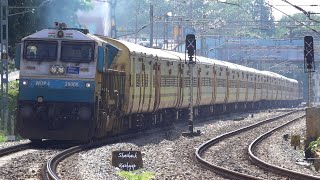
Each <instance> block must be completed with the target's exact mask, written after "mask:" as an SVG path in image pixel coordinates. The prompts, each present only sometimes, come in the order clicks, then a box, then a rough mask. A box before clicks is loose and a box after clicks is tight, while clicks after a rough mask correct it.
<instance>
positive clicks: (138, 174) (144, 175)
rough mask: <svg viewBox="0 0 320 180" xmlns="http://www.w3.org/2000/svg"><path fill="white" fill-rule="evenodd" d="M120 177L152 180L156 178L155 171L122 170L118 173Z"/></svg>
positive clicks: (134, 179)
mask: <svg viewBox="0 0 320 180" xmlns="http://www.w3.org/2000/svg"><path fill="white" fill-rule="evenodd" d="M117 174H118V175H119V176H120V177H122V178H124V179H128V180H150V179H154V178H155V173H153V172H142V171H141V170H138V171H131V172H127V171H120V172H118V173H117Z"/></svg>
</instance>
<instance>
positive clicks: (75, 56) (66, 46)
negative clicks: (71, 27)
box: [61, 42, 94, 63]
mask: <svg viewBox="0 0 320 180" xmlns="http://www.w3.org/2000/svg"><path fill="white" fill-rule="evenodd" d="M93 52H94V43H90V42H87V43H86V42H62V48H61V61H65V62H75V63H89V62H91V61H93V58H94V53H93Z"/></svg>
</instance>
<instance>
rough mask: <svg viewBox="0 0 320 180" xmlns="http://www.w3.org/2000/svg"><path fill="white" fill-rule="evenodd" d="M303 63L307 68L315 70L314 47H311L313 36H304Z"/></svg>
mask: <svg viewBox="0 0 320 180" xmlns="http://www.w3.org/2000/svg"><path fill="white" fill-rule="evenodd" d="M304 64H305V67H307V69H308V70H311V69H313V70H315V67H314V49H313V37H312V36H305V37H304Z"/></svg>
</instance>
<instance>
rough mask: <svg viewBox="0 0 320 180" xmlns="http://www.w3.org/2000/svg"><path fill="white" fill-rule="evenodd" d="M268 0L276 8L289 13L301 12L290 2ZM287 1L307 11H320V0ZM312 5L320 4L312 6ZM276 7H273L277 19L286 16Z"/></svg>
mask: <svg viewBox="0 0 320 180" xmlns="http://www.w3.org/2000/svg"><path fill="white" fill-rule="evenodd" d="M266 1H267V2H268V1H269V4H271V5H273V6H274V7H275V8H277V9H279V10H281V11H283V12H284V13H286V14H289V15H292V14H295V13H300V12H301V11H299V10H297V9H296V8H294V7H292V6H291V5H290V4H288V3H286V2H283V1H282V0H266ZM287 1H288V2H290V3H291V4H294V5H297V6H299V7H301V8H302V9H304V10H305V11H311V12H316V13H320V0H287ZM310 5H318V6H310ZM275 8H273V9H272V10H273V15H274V16H275V20H279V19H280V18H281V17H282V16H285V15H284V14H283V13H281V12H280V11H278V10H276V9H275ZM319 15H320V14H319ZM311 16H312V15H311Z"/></svg>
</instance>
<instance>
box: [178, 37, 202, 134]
mask: <svg viewBox="0 0 320 180" xmlns="http://www.w3.org/2000/svg"><path fill="white" fill-rule="evenodd" d="M185 51H186V52H185V63H186V64H188V66H189V80H190V86H189V87H190V90H189V121H188V127H189V132H183V133H182V135H184V136H189V137H192V136H199V135H200V130H198V131H196V132H194V131H193V68H194V65H195V64H196V61H195V59H196V58H194V60H193V56H195V54H196V53H195V52H196V38H195V35H194V34H188V35H187V36H186V48H185ZM187 54H188V60H187Z"/></svg>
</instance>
